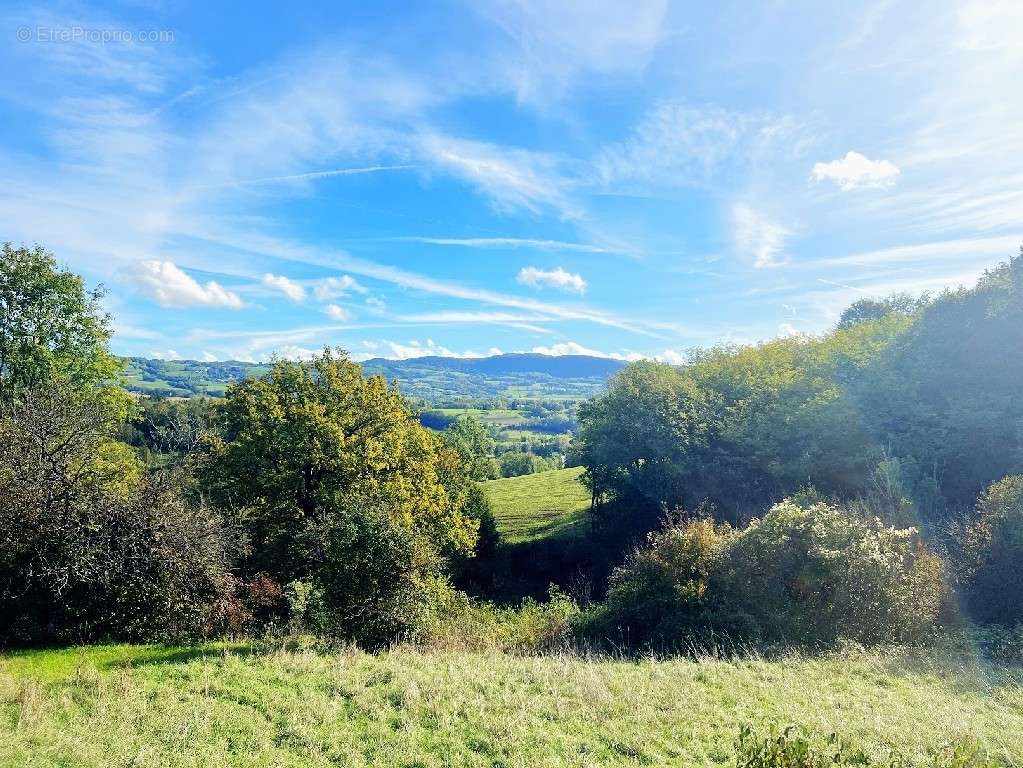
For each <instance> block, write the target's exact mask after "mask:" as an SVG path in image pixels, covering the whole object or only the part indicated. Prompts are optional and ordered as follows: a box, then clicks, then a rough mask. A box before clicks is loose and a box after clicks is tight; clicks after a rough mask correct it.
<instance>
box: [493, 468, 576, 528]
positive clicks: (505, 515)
mask: <svg viewBox="0 0 1023 768" xmlns="http://www.w3.org/2000/svg"><path fill="white" fill-rule="evenodd" d="M582 473H583V468H582V467H571V468H569V469H558V470H553V471H551V472H537V473H535V474H532V475H522V476H520V477H503V478H501V479H499V480H489V481H487V482H486V483H485V484H484V487H485V488H486V491H487V497H488V498H489V499H490V506H491V509H493V512H494V518H495V520H496V522H497V529H498V531H500V533H501V538H502V539H503V540H504V541H506V542H508V543H509V544H517V543H521V542H526V541H534V540H537V539H543V538H550V537H554V536H560V535H565V534H571V533H573V532H574V531H575V530H576V529H578V527H579V526H580V525H581V523H582V521H583V518H584V516H585V513H586V510H587V509H589V506H590V492H589V491H588V490H587V489H586V487H585V486H584V485H583V484H582V483H581V482H580V480H581V477H582Z"/></svg>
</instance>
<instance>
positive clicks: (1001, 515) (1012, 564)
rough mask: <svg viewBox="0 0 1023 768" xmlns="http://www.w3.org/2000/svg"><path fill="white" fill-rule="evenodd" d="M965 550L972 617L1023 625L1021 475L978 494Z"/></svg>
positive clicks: (964, 545) (986, 620) (980, 619)
mask: <svg viewBox="0 0 1023 768" xmlns="http://www.w3.org/2000/svg"><path fill="white" fill-rule="evenodd" d="M963 549H964V560H965V569H964V570H965V572H966V574H967V576H966V578H967V582H968V584H967V590H968V598H969V606H970V611H971V613H972V614H973V617H974V618H975V619H977V620H979V621H982V622H990V623H997V624H1003V625H1006V626H1011V625H1013V624H1018V623H1021V622H1023V475H1010V476H1009V477H1005V478H1003V479H1002V480H999V481H998V482H997V483H994V484H992V485H991V486H990V487H989V488H988V489H987V490H985V491H984V493H982V494H981V495H980V498H979V499H978V500H977V517H976V521H975V522H974V523H973V525H971V526H970V527H969V528H968V529H967V531H966V536H965V542H964V544H963Z"/></svg>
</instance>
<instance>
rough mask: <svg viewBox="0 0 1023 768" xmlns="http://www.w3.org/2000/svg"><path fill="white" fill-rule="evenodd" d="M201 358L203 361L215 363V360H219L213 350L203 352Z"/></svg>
mask: <svg viewBox="0 0 1023 768" xmlns="http://www.w3.org/2000/svg"><path fill="white" fill-rule="evenodd" d="M201 359H202V361H203V362H204V363H215V362H217V356H216V355H214V354H213V353H212V352H203V353H202V358H201Z"/></svg>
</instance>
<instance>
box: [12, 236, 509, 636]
mask: <svg viewBox="0 0 1023 768" xmlns="http://www.w3.org/2000/svg"><path fill="white" fill-rule="evenodd" d="M3 255H4V260H3V263H2V264H0V642H4V641H6V642H49V641H55V640H75V641H88V640H94V639H102V638H123V639H132V640H143V639H172V638H179V637H189V636H192V637H194V636H199V635H203V634H207V633H219V632H224V631H229V632H243V631H252V630H258V629H259V628H261V627H278V628H280V627H285V626H291V627H293V628H296V629H299V628H303V629H304V628H314V629H316V630H317V631H320V632H322V633H325V634H329V635H331V636H335V637H340V638H344V639H348V640H357V641H359V642H362V643H364V644H367V645H381V644H386V643H389V642H393V641H395V640H398V639H402V638H405V637H411V636H415V635H416V634H417V633H420V632H422V631H424V629H425V628H426V627H427V626H428V625H430V623H431V621H432V620H433V617H434V616H435V615H436V614H437V612H438V610H439V609H440V607H441V606H442V604H443V603H444V602H445V601H446V600H449V598H450V594H451V592H452V588H451V586H450V585H449V582H448V573H449V572H450V570H451V567H452V566H458V565H459V564H461V563H463V562H464V560H465V559H467V558H469V557H471V555H472V554H473V553H474V552H475V550H476V547H477V545H479V544H481V543H483V544H484V545H491V546H492V544H493V536H494V531H493V521H492V519H491V518H490V516H489V510H488V508H487V505H486V499H485V497H484V496H483V494H482V491H481V490H480V488H479V487H478V486H477V484H476V483H475V482H474V480H473V479H472V475H473V473H475V471H476V468H475V467H474V466H473V465H472V464H471V463H470V462H469V461H468V459H469V458H471V457H470V456H466V453H465V451H464V445H463V444H462V443H460V442H458V441H456V440H453V439H451V440H445V439H442V438H441V437H439V436H437V435H435V434H434V433H432V432H430V431H428V430H426V429H425V428H423V427H422V426H421V425H420V424H419V422H418V420H417V419H416V418H415V416H414V414H413V413H412V411H411V410H410V409H409V407H408V405H407V404H406V402H405V401H404V399H403V398H402V397H401V396H400V395H399V394H398V392H397V391H396V389H394V388H392V387H390V386H388V385H387V383H386V382H385V381H384V380H383V379H382V378H380V377H375V378H365V377H364V376H363V374H362V371H361V369H360V368H359V366H358V365H356V364H355V363H353V362H351V361H350V360H348V359H347V358H346V357H345V356H343V355H335V354H334V353H332V352H330V351H329V350H327V351H325V352H324V354H323V355H322V356H321V357H320V358H318V359H317V360H315V361H314V362H312V363H311V364H309V365H305V364H297V363H288V362H284V361H280V362H277V363H275V364H274V365H272V366H271V367H270V370H269V372H268V373H267V374H266V375H265V376H263V377H262V378H259V379H254V380H249V381H245V382H241V383H238V384H236V385H234V386H232V387H230V388H229V390H228V392H227V393H226V397H225V399H224V400H223V401H221V402H218V403H216V404H215V405H213V404H210V403H208V402H203V401H197V403H189V404H184V405H182V404H165V403H164V404H160V403H157V404H147V407H146V408H144V409H140V408H139V406H138V405H137V403H136V402H135V401H134V399H133V398H131V397H130V396H129V395H127V393H125V392H124V390H123V389H121V388H120V386H118V383H117V380H116V376H117V373H118V363H117V361H116V360H115V359H114V358H113V357H112V356H111V355H110V354H109V352H108V351H107V341H108V339H109V336H110V330H109V318H107V317H106V316H104V315H102V314H101V313H100V310H99V305H98V299H99V296H100V294H99V293H98V292H97V293H91V294H90V293H87V292H86V291H85V288H84V285H83V283H82V281H81V280H80V279H79V278H77V277H76V276H74V275H71V274H70V273H68V272H65V271H62V270H60V269H59V268H58V267H57V265H56V263H55V261H54V259H53V257H52V256H51V255H49V254H48V253H46V252H45V251H43V250H42V249H38V248H37V249H31V250H30V249H20V250H15V249H13V248H11V247H10V246H4V252H3ZM124 440H128V441H130V442H131V443H133V444H134V445H135V447H139V448H141V449H142V450H139V451H136V450H135V447H133V446H132V445H130V444H129V443H128V442H124ZM168 455H171V456H176V457H177V458H176V460H174V461H171V462H169V463H168V462H167V461H166V460H165V458H166V457H167V456H168ZM142 458H145V459H146V460H147V461H146V462H143V461H142Z"/></svg>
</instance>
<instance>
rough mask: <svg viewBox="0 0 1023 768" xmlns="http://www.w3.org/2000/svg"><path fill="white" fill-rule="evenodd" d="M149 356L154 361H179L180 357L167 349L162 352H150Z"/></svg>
mask: <svg viewBox="0 0 1023 768" xmlns="http://www.w3.org/2000/svg"><path fill="white" fill-rule="evenodd" d="M149 356H150V357H152V358H154V359H156V360H180V359H181V355H179V354H178V353H177V352H175V351H174V350H173V349H168V350H165V351H163V352H156V351H153V352H150V353H149Z"/></svg>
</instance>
